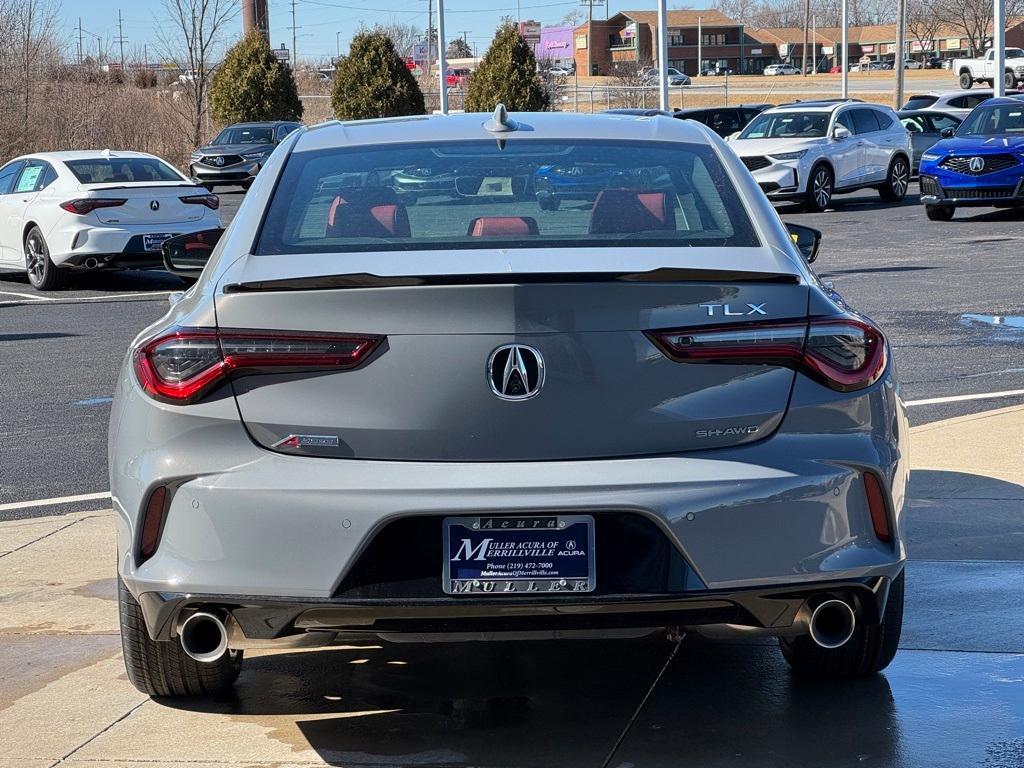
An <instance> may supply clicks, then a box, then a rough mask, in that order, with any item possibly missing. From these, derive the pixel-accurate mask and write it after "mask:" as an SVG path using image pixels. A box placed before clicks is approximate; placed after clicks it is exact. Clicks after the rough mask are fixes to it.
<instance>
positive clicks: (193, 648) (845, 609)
mask: <svg viewBox="0 0 1024 768" xmlns="http://www.w3.org/2000/svg"><path fill="white" fill-rule="evenodd" d="M806 622H807V629H808V632H809V634H810V636H811V640H813V641H814V642H815V644H817V645H818V646H819V647H821V648H827V649H835V648H841V647H843V646H844V645H846V644H847V643H848V642H849V641H850V638H852V637H853V632H854V630H855V629H856V628H857V614H856V613H855V612H854V610H853V607H852V606H851V605H850V604H849V603H848V602H846V601H845V600H839V599H837V598H829V599H828V600H824V601H823V602H821V603H818V605H817V606H815V607H814V609H813V610H811V614H810V617H809V618H807V619H806ZM178 638H179V640H180V641H181V648H182V650H183V651H185V653H186V654H187V655H188V657H189V658H191V659H194V660H195V661H198V662H200V663H206V664H208V663H212V662H214V661H217V660H218V659H219V658H220V657H221V656H223V655H224V654H225V653H227V650H228V630H227V627H226V626H225V625H224V620H223V619H222V618H221V617H220V616H219V615H217V614H215V613H210V612H208V611H197V612H195V613H193V614H190V615H189V616H188V618H186V619H185V620H184V621H183V622H182V623H181V626H180V627H178Z"/></svg>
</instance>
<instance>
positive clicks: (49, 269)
mask: <svg viewBox="0 0 1024 768" xmlns="http://www.w3.org/2000/svg"><path fill="white" fill-rule="evenodd" d="M219 207H220V201H219V199H218V197H217V196H216V195H212V194H210V193H208V192H207V191H206V190H205V189H203V188H202V187H197V186H196V185H195V184H194V183H193V182H192V181H190V180H189V179H188V178H187V177H186V176H185V175H183V174H182V173H181V172H180V171H178V170H177V169H175V168H174V167H172V166H171V165H169V164H168V163H166V162H164V161H163V160H161V159H160V158H158V157H155V156H153V155H147V154H144V153H142V152H112V151H110V150H103V151H87V152H41V153H37V154H33V155H26V156H24V157H19V158H16V159H14V160H11V161H10V162H9V163H7V164H6V165H4V166H3V167H2V168H0V269H17V270H24V271H25V272H26V273H28V278H29V282H31V283H32V286H33V287H34V288H36V289H37V290H40V291H50V290H54V289H56V288H59V287H60V286H61V285H62V284H63V283H64V281H65V280H66V278H67V276H68V275H69V274H70V273H71V272H72V271H88V270H96V269H115V268H126V267H131V268H141V269H145V268H153V267H162V266H163V262H162V259H161V254H160V247H161V246H162V245H163V242H164V240H166V239H167V238H169V237H171V236H173V235H178V234H185V233H188V232H198V231H201V230H204V229H214V228H216V227H219V226H220V214H219V212H218V210H217V209H218V208H219Z"/></svg>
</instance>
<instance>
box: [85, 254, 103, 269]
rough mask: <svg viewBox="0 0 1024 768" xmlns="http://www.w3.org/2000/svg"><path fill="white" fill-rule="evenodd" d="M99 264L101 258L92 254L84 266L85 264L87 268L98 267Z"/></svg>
mask: <svg viewBox="0 0 1024 768" xmlns="http://www.w3.org/2000/svg"><path fill="white" fill-rule="evenodd" d="M99 265H100V260H99V259H97V258H95V257H93V256H90V257H89V258H88V259H86V260H85V262H84V266H85V268H86V269H96V268H97V267H98V266H99Z"/></svg>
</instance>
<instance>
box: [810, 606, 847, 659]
mask: <svg viewBox="0 0 1024 768" xmlns="http://www.w3.org/2000/svg"><path fill="white" fill-rule="evenodd" d="M856 627H857V615H856V614H855V613H854V611H853V608H852V607H851V606H850V604H849V603H847V602H845V601H844V600H836V599H831V600H826V601H824V602H823V603H821V604H820V605H818V606H817V607H816V608H815V609H814V611H812V612H811V618H810V621H809V630H810V634H811V640H813V641H814V642H815V643H816V644H817V645H818V646H820V647H821V648H829V649H831V648H841V647H842V646H844V645H846V643H848V642H849V641H850V638H851V637H853V631H854V629H856Z"/></svg>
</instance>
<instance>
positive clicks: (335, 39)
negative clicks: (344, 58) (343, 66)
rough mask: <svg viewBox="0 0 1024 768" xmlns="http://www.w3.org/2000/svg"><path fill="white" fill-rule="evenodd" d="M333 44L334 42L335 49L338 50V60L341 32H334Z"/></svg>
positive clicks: (339, 56)
mask: <svg viewBox="0 0 1024 768" xmlns="http://www.w3.org/2000/svg"><path fill="white" fill-rule="evenodd" d="M334 42H335V44H336V47H337V49H338V58H339V59H340V58H341V32H335V33H334Z"/></svg>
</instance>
